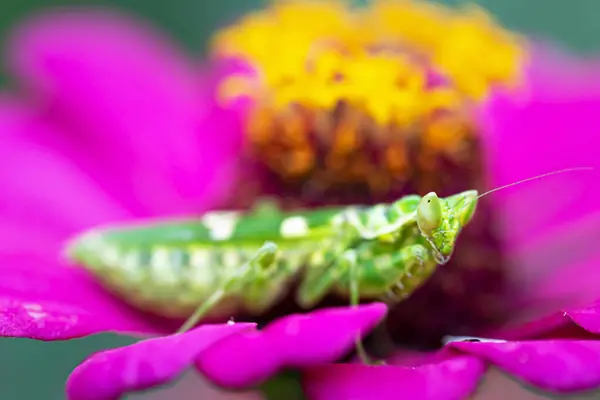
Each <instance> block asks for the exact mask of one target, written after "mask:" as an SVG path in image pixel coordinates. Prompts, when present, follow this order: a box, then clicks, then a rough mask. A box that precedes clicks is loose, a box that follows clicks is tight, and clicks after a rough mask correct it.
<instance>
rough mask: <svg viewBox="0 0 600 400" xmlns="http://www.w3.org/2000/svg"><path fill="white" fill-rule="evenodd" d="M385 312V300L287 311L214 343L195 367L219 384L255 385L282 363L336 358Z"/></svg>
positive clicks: (294, 365) (288, 365) (294, 364)
mask: <svg viewBox="0 0 600 400" xmlns="http://www.w3.org/2000/svg"><path fill="white" fill-rule="evenodd" d="M385 313H386V307H385V305H383V304H380V303H375V304H371V305H364V306H360V307H359V308H357V309H351V308H346V307H344V308H335V309H326V310H319V311H315V312H312V313H310V314H307V315H292V316H288V317H285V318H282V319H280V320H278V321H276V322H274V323H273V324H272V325H270V326H267V327H266V328H265V329H263V330H260V331H248V332H242V333H240V334H239V335H235V336H230V337H229V338H227V339H225V340H223V341H221V342H219V343H217V344H215V345H214V346H212V347H210V348H209V349H207V350H206V351H204V352H203V353H202V354H200V355H199V356H198V358H197V360H196V367H197V368H198V370H199V371H200V372H201V373H202V374H203V375H205V376H206V377H208V378H209V379H210V380H211V381H213V382H215V383H217V384H218V385H221V386H225V387H231V388H242V387H247V386H250V385H255V384H258V383H260V382H262V381H264V380H265V379H267V378H269V377H270V376H271V375H274V374H275V373H277V372H278V371H280V370H281V369H284V368H305V367H309V366H314V365H318V364H322V363H329V362H334V361H336V360H337V359H339V358H340V357H342V356H343V355H344V354H345V353H347V352H348V351H350V350H352V348H353V345H354V341H355V338H356V337H357V335H361V336H363V335H364V334H365V333H367V332H369V331H370V330H371V329H372V328H373V327H374V326H375V325H376V324H377V323H378V322H379V321H380V320H381V319H382V318H383V317H384V315H385Z"/></svg>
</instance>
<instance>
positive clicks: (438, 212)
mask: <svg viewBox="0 0 600 400" xmlns="http://www.w3.org/2000/svg"><path fill="white" fill-rule="evenodd" d="M441 223H442V205H441V203H440V199H439V197H438V196H437V194H435V192H430V193H428V194H426V195H425V196H423V198H422V199H421V201H420V202H419V205H418V206H417V224H418V225H419V229H421V231H422V232H423V233H425V234H430V233H431V231H433V230H434V229H436V228H439V226H440V224H441Z"/></svg>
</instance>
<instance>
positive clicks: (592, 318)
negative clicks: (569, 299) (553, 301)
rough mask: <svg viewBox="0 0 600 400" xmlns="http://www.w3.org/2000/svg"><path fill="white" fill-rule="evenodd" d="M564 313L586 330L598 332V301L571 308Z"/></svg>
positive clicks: (599, 314)
mask: <svg viewBox="0 0 600 400" xmlns="http://www.w3.org/2000/svg"><path fill="white" fill-rule="evenodd" d="M566 314H567V315H568V316H569V317H570V318H571V319H572V320H573V322H575V323H576V324H577V325H579V326H581V327H582V328H583V329H585V330H586V331H588V332H591V333H594V334H600V301H596V302H595V303H594V304H591V305H589V306H588V307H582V308H578V309H575V310H571V311H569V312H567V313H566Z"/></svg>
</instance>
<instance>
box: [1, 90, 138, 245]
mask: <svg viewBox="0 0 600 400" xmlns="http://www.w3.org/2000/svg"><path fill="white" fill-rule="evenodd" d="M0 131H1V132H2V133H3V139H2V145H1V146H0V160H1V161H0V162H1V164H2V168H0V249H2V252H0V254H3V253H4V252H15V251H24V252H30V253H38V254H39V253H44V254H47V255H48V254H52V255H54V254H58V250H59V246H60V245H61V244H62V243H60V242H61V241H63V240H64V239H65V238H66V236H67V235H71V234H73V233H74V232H76V231H78V230H80V229H84V228H87V227H89V226H92V225H96V224H99V223H105V222H108V221H114V220H119V219H125V218H127V217H129V216H130V215H129V213H128V212H127V211H126V210H124V209H123V207H122V206H120V205H119V204H117V203H116V202H115V201H114V200H113V199H111V198H110V197H108V196H107V195H106V193H105V192H104V190H103V189H102V188H101V187H99V186H98V185H97V184H96V182H94V181H93V180H91V179H90V177H89V176H87V175H85V174H84V173H83V172H82V171H81V169H80V168H78V167H77V166H76V165H74V164H73V163H72V162H71V161H70V160H69V159H67V158H66V157H64V156H62V155H60V154H58V153H55V152H54V151H52V149H48V148H47V147H45V146H42V145H40V144H38V143H35V142H32V141H27V140H25V138H26V137H27V135H37V134H40V135H41V134H48V135H58V134H59V133H58V132H57V131H56V130H53V129H51V128H50V127H48V126H47V125H46V124H44V123H42V122H41V121H39V120H38V119H36V118H35V116H34V115H33V114H32V113H31V112H30V111H29V110H27V109H26V108H25V107H24V106H22V105H21V104H17V103H16V102H15V101H9V100H5V99H0ZM32 243H34V244H35V245H34V246H32Z"/></svg>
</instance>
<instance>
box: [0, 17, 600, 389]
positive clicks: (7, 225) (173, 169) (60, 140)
mask: <svg viewBox="0 0 600 400" xmlns="http://www.w3.org/2000/svg"><path fill="white" fill-rule="evenodd" d="M557 57H558V56H557ZM6 58H7V59H8V60H9V63H10V64H9V66H10V68H11V70H12V71H13V72H14V74H15V75H16V77H17V78H18V82H19V88H20V90H19V91H18V92H17V93H12V94H6V95H4V96H3V98H2V100H0V131H1V132H3V133H4V136H3V137H4V140H3V141H2V145H0V153H1V155H2V157H1V158H0V159H1V160H2V162H3V163H4V165H3V168H2V179H1V180H0V182H1V184H0V190H2V191H3V193H4V195H3V196H2V197H1V199H2V200H1V201H2V208H1V210H2V211H1V212H2V214H1V215H2V218H0V221H2V222H1V225H0V234H1V235H2V236H1V240H0V246H1V251H0V257H1V259H2V261H3V262H2V270H1V271H2V272H1V274H2V275H1V279H0V305H1V308H0V310H1V312H0V331H1V332H2V336H7V337H27V338H33V339H38V340H64V339H70V338H76V337H81V336H85V335H90V334H95V333H99V332H107V331H113V332H121V333H128V334H138V335H152V336H156V335H160V337H155V338H151V339H147V340H142V341H140V342H139V343H136V344H134V345H131V346H128V347H124V348H119V349H113V350H108V351H105V352H101V353H99V354H95V355H93V356H91V357H90V358H89V359H87V360H86V361H85V362H83V363H82V364H81V365H80V366H78V367H77V368H76V369H75V371H74V372H73V374H72V375H71V377H70V378H69V381H68V383H67V393H68V396H69V398H71V399H92V398H93V399H100V398H104V399H111V398H116V397H118V396H119V395H121V394H124V393H127V392H131V391H136V390H141V389H145V388H149V387H153V386H157V385H160V384H163V383H166V382H169V381H171V380H173V379H175V378H176V377H177V376H178V375H179V374H180V373H181V372H182V371H183V370H185V369H186V368H188V367H189V366H190V365H193V366H195V367H196V369H197V370H198V371H199V372H200V373H201V374H203V375H204V376H206V377H208V378H209V379H210V380H211V381H213V382H214V383H216V384H218V385H222V386H225V387H227V388H247V387H252V386H254V385H256V384H258V383H261V382H263V381H264V380H266V379H268V378H269V377H271V376H272V375H274V374H275V373H277V372H278V371H280V370H282V369H284V368H297V369H300V370H301V371H302V373H303V384H304V387H305V389H306V391H307V393H308V395H309V397H310V398H311V399H317V400H318V399H346V398H350V397H351V398H360V399H379V398H384V399H385V398H392V397H395V396H396V395H397V393H399V392H401V393H403V395H404V396H406V397H407V398H432V399H459V398H465V397H466V396H468V395H469V394H470V393H472V392H473V390H474V389H475V387H476V386H477V384H478V382H479V381H480V379H481V377H482V375H483V374H484V372H485V369H486V367H487V366H488V365H496V366H498V367H500V368H501V369H504V370H506V371H508V372H509V373H512V374H514V375H516V376H518V377H519V378H520V379H522V380H524V381H526V382H528V383H531V384H533V385H536V386H538V387H540V388H542V389H546V390H552V391H557V392H571V391H576V390H582V389H588V388H592V387H597V386H600V340H598V337H597V336H595V335H596V334H598V333H600V315H599V314H598V310H599V309H598V307H597V304H596V303H594V302H591V303H588V306H587V307H585V308H581V307H578V308H576V309H575V308H573V309H560V310H558V309H557V308H554V309H553V310H552V311H554V312H555V313H553V314H551V315H549V316H547V317H546V318H543V319H539V320H535V321H533V322H532V323H530V324H528V325H519V326H518V327H517V328H516V329H514V330H512V331H508V330H505V331H502V332H499V333H494V334H495V335H497V336H496V337H502V338H505V339H506V340H505V341H482V342H479V343H473V342H465V341H462V340H453V341H452V340H451V341H449V343H448V345H447V346H445V347H444V348H443V349H442V350H440V351H438V352H435V353H433V352H432V353H428V354H427V355H426V356H423V355H421V356H419V357H417V358H416V359H415V358H410V357H408V354H400V353H399V354H397V356H395V357H394V358H392V359H390V360H389V364H390V365H388V366H384V367H370V366H364V365H360V364H354V363H343V364H333V363H334V362H335V361H336V360H338V359H340V358H341V357H343V356H345V355H346V354H347V353H348V352H349V351H351V350H352V349H353V345H354V338H355V334H356V333H357V332H358V333H361V334H362V335H366V334H367V333H368V332H370V331H371V330H372V329H373V328H374V327H375V326H376V325H377V324H378V323H379V322H380V321H382V320H383V318H384V317H385V316H386V312H387V310H386V308H385V306H384V305H382V304H379V303H375V304H371V305H364V306H361V307H359V308H358V309H349V308H335V309H326V310H319V311H315V312H312V313H310V314H306V315H291V316H286V317H284V318H281V319H279V320H277V321H275V322H274V323H272V324H270V325H268V326H267V327H266V328H265V329H262V330H257V329H256V327H255V325H254V324H245V323H236V324H233V325H227V324H223V325H206V326H202V327H200V328H197V329H195V330H193V331H190V332H188V333H186V334H183V335H177V336H174V335H169V333H170V332H173V331H174V329H175V328H176V327H177V323H174V322H172V321H167V320H163V319H159V318H155V317H151V316H149V315H147V314H144V313H142V312H139V311H137V310H134V309H132V308H130V307H128V306H126V305H124V303H123V302H121V301H120V300H119V299H117V298H115V297H113V296H111V295H110V294H108V293H107V292H106V291H105V290H104V289H103V288H102V287H101V286H100V285H99V284H98V283H97V282H96V281H95V280H94V279H93V278H92V277H91V276H90V275H89V274H87V273H86V272H85V271H83V270H81V269H76V268H71V267H69V266H67V265H65V264H64V263H63V262H62V261H61V259H60V251H61V246H62V245H63V243H64V240H65V239H67V238H68V237H69V236H71V235H72V234H74V233H77V232H79V231H81V230H83V229H86V228H88V227H92V226H95V225H97V224H101V223H105V222H115V221H117V222H118V221H127V220H131V219H135V218H143V217H150V216H161V215H176V214H185V213H190V212H197V213H200V212H202V211H205V210H207V209H210V208H213V207H217V206H219V205H220V204H221V203H222V202H224V201H225V199H227V195H228V194H229V192H230V191H231V190H232V185H234V184H235V183H236V182H237V174H238V172H239V171H238V169H237V168H238V164H237V162H238V156H239V154H240V149H241V147H242V144H243V141H242V138H243V128H242V126H243V125H242V124H241V123H240V121H239V120H238V118H239V117H240V114H241V113H238V112H235V110H234V111H230V110H228V109H224V108H221V107H219V106H218V105H217V104H216V103H215V102H214V87H213V86H211V82H213V81H212V80H210V79H208V77H209V75H208V74H201V73H200V72H199V71H198V70H199V68H197V67H196V66H195V65H194V63H193V62H192V61H191V60H189V59H187V58H186V56H185V55H183V54H181V53H180V52H179V51H178V50H176V49H174V48H173V46H172V45H171V44H169V43H165V40H164V39H162V38H160V37H157V36H156V34H155V33H154V32H152V31H151V29H149V28H148V27H145V26H142V25H141V24H139V23H138V22H135V21H131V20H129V19H127V18H124V17H122V16H116V15H114V14H109V13H104V12H97V13H93V12H88V13H78V14H69V13H66V14H58V15H57V14H49V15H46V16H42V17H40V18H37V19H34V20H32V21H30V22H29V23H28V24H25V25H23V26H22V27H21V28H20V29H19V30H18V31H17V32H16V33H15V35H14V36H13V38H12V41H11V42H10V47H9V50H8V54H7V55H6ZM561 63H562V65H561ZM557 66H560V68H558V67H557ZM527 74H528V75H527V76H528V83H529V87H528V89H529V93H528V95H527V96H524V97H514V95H509V94H506V93H504V94H503V93H501V92H499V91H498V92H496V93H495V95H494V97H493V98H492V99H491V100H490V102H489V104H487V106H486V108H485V109H484V112H483V113H482V120H481V127H482V130H483V132H484V133H485V136H484V140H485V144H486V145H487V152H486V161H487V162H488V165H487V171H488V172H489V174H490V176H491V179H492V183H493V185H494V186H497V185H502V184H507V183H511V182H514V181H516V180H519V179H522V178H526V177H530V176H532V175H534V174H537V173H543V172H548V171H552V170H556V169H559V168H565V167H572V166H580V165H590V166H596V167H598V166H600V163H599V162H598V160H599V159H600V158H599V157H598V150H597V147H598V145H597V139H596V137H597V135H596V130H597V129H598V128H600V123H599V122H597V121H598V119H597V114H598V112H599V111H600V86H599V87H596V84H595V83H594V82H595V78H596V74H597V72H596V69H595V68H592V67H589V66H587V65H584V64H579V63H577V62H574V61H573V62H571V61H569V62H567V61H565V59H563V58H560V59H558V58H555V59H550V58H548V53H547V51H545V52H543V53H541V52H540V54H534V57H533V62H532V64H531V65H530V66H529V69H528V70H527ZM597 178H598V174H597V173H594V172H589V173H587V172H586V173H580V174H575V173H572V174H568V175H563V176H557V177H555V178H552V179H548V180H544V181H540V182H539V183H537V184H536V185H535V186H530V187H529V189H527V188H525V187H520V188H515V189H512V190H506V191H504V192H501V193H498V194H495V195H493V196H494V197H493V199H494V200H493V201H494V204H495V205H496V206H497V207H498V210H500V212H501V215H502V216H503V218H504V222H505V223H504V225H503V233H504V235H503V237H504V238H506V239H507V240H506V245H507V248H509V249H511V253H510V255H511V256H513V257H514V258H515V263H517V265H521V266H523V268H522V269H521V270H519V271H516V272H520V271H522V273H520V274H519V275H515V276H513V278H514V279H515V280H516V282H518V283H521V284H524V285H528V286H527V287H528V288H531V296H530V300H531V301H532V302H533V301H535V304H544V303H543V302H542V301H544V302H547V301H548V300H552V299H555V298H557V296H560V295H565V296H570V295H572V294H573V293H574V292H576V291H581V292H582V293H585V294H586V295H587V294H590V292H591V294H592V298H593V297H594V296H596V294H598V293H597V291H595V290H594V289H595V288H594V286H593V285H595V284H596V283H597V282H598V280H597V278H598V277H597V276H595V275H597V273H595V272H594V270H595V269H596V268H595V267H596V265H597V264H598V262H599V261H600V253H599V252H598V251H596V250H595V249H593V248H592V249H591V250H590V246H589V243H587V244H588V245H586V239H592V238H593V232H594V231H595V230H596V228H598V225H597V221H596V220H595V219H594V218H592V217H596V216H597V215H598V214H597V213H598V211H600V209H599V207H598V205H597V197H598V196H597V194H598V193H597V192H598V189H597V187H598V185H597V184H596V183H597V182H598V180H597ZM532 188H533V189H532ZM583 193H585V195H582V194H583ZM591 216H592V217H591ZM585 224H587V225H585ZM584 228H586V229H588V230H587V231H586V230H584ZM575 235H582V236H580V237H579V238H578V239H577V240H575V239H574V238H575ZM583 235H586V236H583ZM557 237H558V238H559V239H560V240H557V239H556V238H557ZM550 240H554V242H551V243H552V247H550V246H549V245H548V241H550ZM565 243H567V246H568V247H567V249H568V250H569V252H568V254H567V256H568V258H567V259H566V260H564V259H560V257H561V256H562V257H564V256H565V255H564V254H565V252H564V246H565ZM561 246H562V248H561ZM550 250H553V251H552V252H551V251H550ZM560 250H563V251H562V252H561V251H560ZM584 251H587V252H584ZM576 252H579V253H577V255H578V257H572V256H573V254H575V253H576ZM565 262H566V263H568V268H566V266H565ZM549 263H553V264H554V265H552V266H553V267H556V271H557V272H556V273H553V274H548V273H547V271H546V269H547V268H548V265H549ZM525 267H527V268H525ZM594 274H595V275H594ZM542 278H547V279H542ZM585 284H588V286H585ZM597 297H600V296H597ZM585 300H590V298H589V297H586V298H585ZM567 328H569V329H570V330H571V333H573V332H574V335H573V334H571V335H570V336H567V335H565V334H564V333H563V332H566V331H567ZM590 337H591V338H592V340H583V338H588V339H589V338H590Z"/></svg>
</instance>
